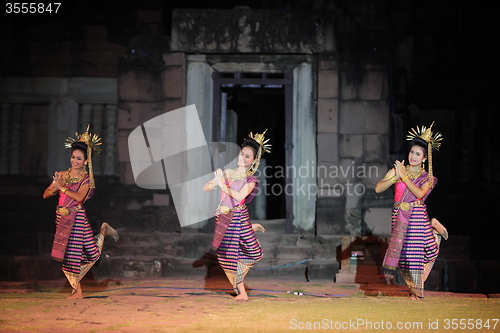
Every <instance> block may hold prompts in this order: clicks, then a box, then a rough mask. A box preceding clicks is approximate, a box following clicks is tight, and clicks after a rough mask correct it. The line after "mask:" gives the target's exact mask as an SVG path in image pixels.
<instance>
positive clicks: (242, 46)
mask: <svg viewBox="0 0 500 333" xmlns="http://www.w3.org/2000/svg"><path fill="white" fill-rule="evenodd" d="M333 17H334V14H333V11H329V10H324V11H314V10H301V11H265V10H251V9H230V10H222V9H217V10H213V9H175V10H174V11H173V23H172V49H173V50H174V51H183V52H192V53H194V52H200V53H214V52H215V53H222V52H248V53H252V52H258V53H283V52H285V53H310V52H311V51H312V52H314V53H320V52H332V51H335V37H334V34H333V28H334V26H333Z"/></svg>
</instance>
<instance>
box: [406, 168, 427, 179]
mask: <svg viewBox="0 0 500 333" xmlns="http://www.w3.org/2000/svg"><path fill="white" fill-rule="evenodd" d="M405 169H406V176H407V177H408V178H410V179H415V178H417V177H419V176H420V175H421V174H422V172H423V171H424V169H422V168H420V170H418V171H417V172H409V171H408V167H406V168H405Z"/></svg>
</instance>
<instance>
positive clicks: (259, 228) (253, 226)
mask: <svg viewBox="0 0 500 333" xmlns="http://www.w3.org/2000/svg"><path fill="white" fill-rule="evenodd" d="M252 229H253V231H257V230H258V231H262V232H265V231H266V229H264V227H263V226H262V224H260V223H253V224H252Z"/></svg>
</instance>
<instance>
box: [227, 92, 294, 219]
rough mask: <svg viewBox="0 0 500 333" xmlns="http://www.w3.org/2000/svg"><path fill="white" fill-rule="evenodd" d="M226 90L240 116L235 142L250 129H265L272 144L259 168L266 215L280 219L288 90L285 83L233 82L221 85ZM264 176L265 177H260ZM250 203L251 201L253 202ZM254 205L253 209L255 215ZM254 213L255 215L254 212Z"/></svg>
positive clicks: (282, 215)
mask: <svg viewBox="0 0 500 333" xmlns="http://www.w3.org/2000/svg"><path fill="white" fill-rule="evenodd" d="M221 91H222V92H223V93H226V94H227V95H226V97H227V110H229V111H232V112H234V113H235V114H236V117H237V125H236V126H237V127H236V131H235V133H236V143H237V144H238V145H240V144H241V143H242V142H243V141H244V140H245V139H246V138H248V135H249V133H250V132H253V134H255V133H262V132H264V131H265V130H266V129H267V130H268V131H267V132H266V139H267V138H269V139H270V143H271V144H272V148H271V153H270V154H267V153H264V155H263V156H262V159H263V161H262V164H261V166H260V168H259V172H260V173H261V174H262V176H263V177H264V178H265V182H263V183H261V188H260V195H265V196H266V205H265V207H266V208H265V218H266V219H279V218H285V216H286V200H285V192H284V189H285V185H286V179H285V178H284V174H285V173H284V171H282V172H280V169H281V170H284V169H285V166H286V156H285V150H284V149H283V147H284V146H285V91H284V88H283V87H265V86H264V87H262V86H251V85H234V86H232V87H227V86H226V87H221ZM259 178H261V179H262V177H259ZM250 205H251V204H250ZM255 211H256V210H255V209H250V212H251V215H255ZM251 217H252V216H251Z"/></svg>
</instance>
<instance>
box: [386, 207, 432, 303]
mask: <svg viewBox="0 0 500 333" xmlns="http://www.w3.org/2000/svg"><path fill="white" fill-rule="evenodd" d="M395 216H396V215H395V214H393V216H392V218H393V224H394V221H395ZM440 238H441V237H440V236H439V235H437V236H435V234H434V231H433V228H432V225H431V223H430V221H429V217H428V215H427V209H426V207H425V206H417V207H414V208H413V211H412V214H411V217H410V220H409V223H408V229H407V230H406V235H405V238H404V243H403V248H402V249H401V255H400V259H399V270H400V272H401V275H402V276H403V278H404V280H405V282H406V284H407V285H408V287H409V288H410V290H411V292H412V293H413V294H415V295H416V296H418V297H423V295H424V282H425V280H426V279H427V277H428V276H429V273H430V271H431V270H432V266H433V265H434V262H435V261H436V258H437V256H438V254H439V241H440V240H441V239H440Z"/></svg>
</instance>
